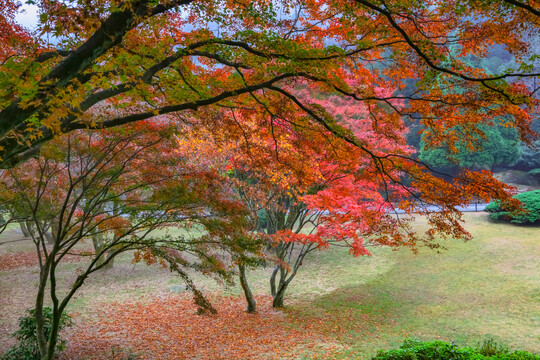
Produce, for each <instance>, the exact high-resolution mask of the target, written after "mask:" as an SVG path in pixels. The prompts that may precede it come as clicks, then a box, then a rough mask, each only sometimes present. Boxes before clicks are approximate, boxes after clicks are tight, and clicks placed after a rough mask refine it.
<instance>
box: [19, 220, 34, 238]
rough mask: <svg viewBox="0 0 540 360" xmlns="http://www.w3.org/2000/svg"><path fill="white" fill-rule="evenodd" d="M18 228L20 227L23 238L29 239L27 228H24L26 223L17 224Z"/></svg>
mask: <svg viewBox="0 0 540 360" xmlns="http://www.w3.org/2000/svg"><path fill="white" fill-rule="evenodd" d="M19 226H20V227H21V231H22V233H23V236H24V237H27V238H29V237H31V235H30V231H28V228H27V227H26V222H24V221H21V222H20V223H19Z"/></svg>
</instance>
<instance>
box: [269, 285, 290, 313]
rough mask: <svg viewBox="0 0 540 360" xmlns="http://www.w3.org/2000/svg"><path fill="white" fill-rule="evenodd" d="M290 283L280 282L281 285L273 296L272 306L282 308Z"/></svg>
mask: <svg viewBox="0 0 540 360" xmlns="http://www.w3.org/2000/svg"><path fill="white" fill-rule="evenodd" d="M287 285H288V283H283V284H280V286H279V287H278V289H277V292H276V295H274V296H272V297H273V300H272V306H273V307H275V308H282V307H284V306H285V304H284V298H285V290H287Z"/></svg>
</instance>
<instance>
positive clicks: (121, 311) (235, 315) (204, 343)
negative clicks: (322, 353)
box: [62, 295, 324, 360]
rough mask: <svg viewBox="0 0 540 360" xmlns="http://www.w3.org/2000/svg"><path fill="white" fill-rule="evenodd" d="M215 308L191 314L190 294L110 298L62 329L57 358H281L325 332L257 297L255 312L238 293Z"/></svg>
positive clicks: (312, 344) (193, 309)
mask: <svg viewBox="0 0 540 360" xmlns="http://www.w3.org/2000/svg"><path fill="white" fill-rule="evenodd" d="M212 303H213V304H215V306H216V308H217V310H218V314H217V315H215V316H201V315H197V314H196V307H195V305H193V303H192V300H191V299H190V298H189V297H187V296H185V295H180V296H169V297H167V298H161V299H156V300H155V301H153V302H152V303H140V302H131V303H114V304H110V305H108V306H106V307H105V308H103V309H102V313H101V315H100V316H99V318H98V319H96V321H95V322H94V323H93V324H88V323H79V324H78V325H77V327H76V328H74V329H71V330H70V331H69V333H67V334H66V337H67V338H68V347H67V349H66V352H65V353H64V354H63V355H62V359H85V358H87V359H96V360H97V359H112V358H116V359H122V356H125V352H124V354H121V352H120V351H118V350H117V351H116V352H114V354H113V351H112V350H111V349H131V351H133V353H134V354H137V355H138V356H139V358H141V359H286V358H289V356H287V354H290V352H291V351H292V350H294V349H295V348H296V347H301V348H302V349H310V348H314V347H317V346H318V343H319V342H320V341H324V335H323V334H321V333H317V332H312V331H310V329H308V327H307V326H303V325H301V324H299V323H297V322H294V321H293V322H291V321H289V319H288V317H287V315H286V314H285V313H283V312H282V311H278V310H274V309H272V307H271V298H269V297H258V305H259V312H258V313H257V314H247V313H246V312H245V303H244V301H243V299H242V298H240V297H224V296H218V297H216V298H214V299H213V300H212Z"/></svg>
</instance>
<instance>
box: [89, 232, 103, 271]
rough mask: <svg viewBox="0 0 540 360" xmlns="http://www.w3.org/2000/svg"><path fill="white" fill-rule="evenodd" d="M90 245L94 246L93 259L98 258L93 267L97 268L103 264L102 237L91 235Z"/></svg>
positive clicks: (100, 235)
mask: <svg viewBox="0 0 540 360" xmlns="http://www.w3.org/2000/svg"><path fill="white" fill-rule="evenodd" d="M92 244H93V245H94V252H95V255H94V256H95V257H96V258H98V259H97V261H96V264H95V266H96V267H99V266H101V265H102V264H103V263H104V262H105V254H103V253H102V250H103V236H102V234H94V235H92Z"/></svg>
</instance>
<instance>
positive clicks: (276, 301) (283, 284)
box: [270, 265, 294, 308]
mask: <svg viewBox="0 0 540 360" xmlns="http://www.w3.org/2000/svg"><path fill="white" fill-rule="evenodd" d="M278 273H279V281H278V282H277V284H276V280H278ZM288 274H289V272H288V271H287V270H286V269H285V268H283V267H282V266H279V265H278V266H276V267H275V268H274V270H273V271H272V275H271V276H270V290H271V292H272V306H273V307H275V308H282V307H283V306H284V298H285V291H286V290H287V287H288V286H289V283H290V282H291V280H292V279H293V277H294V274H291V276H290V277H289V278H287V275H288Z"/></svg>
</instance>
